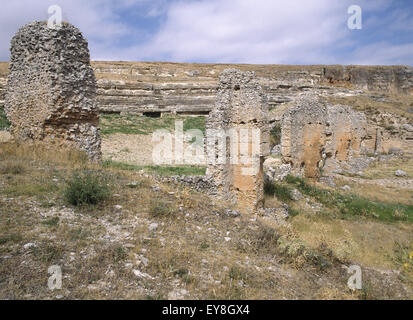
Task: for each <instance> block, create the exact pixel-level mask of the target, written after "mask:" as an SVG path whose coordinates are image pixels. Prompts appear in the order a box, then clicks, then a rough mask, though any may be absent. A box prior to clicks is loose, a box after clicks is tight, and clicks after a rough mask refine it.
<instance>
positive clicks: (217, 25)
mask: <svg viewBox="0 0 413 320" xmlns="http://www.w3.org/2000/svg"><path fill="white" fill-rule="evenodd" d="M345 14H346V6H345V5H343V4H342V3H335V4H332V2H331V1H329V0H313V1H301V0H289V1H284V0H262V1H250V0H240V1H236V2H235V1H233V0H203V1H197V2H193V3H188V2H178V3H175V4H173V5H171V7H170V8H169V11H168V15H167V21H166V22H165V24H164V25H163V26H162V28H161V30H160V31H159V32H158V34H157V35H155V37H154V39H153V40H152V41H151V42H149V43H147V44H146V45H145V46H142V47H141V48H140V50H142V54H143V55H144V56H147V57H151V56H161V57H167V58H169V59H170V60H173V61H212V62H213V61H219V62H241V63H243V62H248V63H287V62H288V61H295V60H297V61H302V63H311V62H313V61H318V60H320V58H321V57H322V59H327V60H328V59H330V60H331V57H330V58H329V57H328V56H326V55H325V53H324V51H325V48H326V47H328V46H329V45H332V44H334V43H336V42H337V41H339V40H340V39H343V38H344V36H345V34H346V32H347V30H346V23H347V20H346V15H345Z"/></svg>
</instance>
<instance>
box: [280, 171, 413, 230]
mask: <svg viewBox="0 0 413 320" xmlns="http://www.w3.org/2000/svg"><path fill="white" fill-rule="evenodd" d="M286 183H288V184H289V185H290V186H291V185H293V186H294V187H296V188H297V189H299V190H300V191H301V192H302V193H304V194H305V195H307V196H310V197H312V198H315V199H316V200H317V201H318V202H320V203H322V204H323V205H325V206H326V207H328V208H331V209H338V211H339V212H340V213H341V214H342V215H344V216H364V217H369V218H374V219H378V220H381V221H387V222H394V221H408V222H413V206H412V205H405V204H401V203H384V202H379V201H372V200H369V199H366V198H363V197H360V196H358V195H355V194H340V193H339V192H337V191H330V190H325V189H320V188H317V187H315V186H313V185H311V184H309V183H308V182H307V181H306V180H305V179H302V178H299V177H294V176H291V175H290V176H288V177H287V178H286Z"/></svg>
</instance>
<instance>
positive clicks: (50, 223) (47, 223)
mask: <svg viewBox="0 0 413 320" xmlns="http://www.w3.org/2000/svg"><path fill="white" fill-rule="evenodd" d="M42 223H43V224H44V225H45V226H49V227H57V224H58V223H59V217H52V218H50V219H47V220H45V221H43V222H42Z"/></svg>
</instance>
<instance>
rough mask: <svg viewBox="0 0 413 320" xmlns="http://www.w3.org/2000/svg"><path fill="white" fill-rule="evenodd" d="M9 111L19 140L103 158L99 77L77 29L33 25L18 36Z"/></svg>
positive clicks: (14, 45) (7, 101) (14, 43)
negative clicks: (44, 142) (70, 149)
mask: <svg viewBox="0 0 413 320" xmlns="http://www.w3.org/2000/svg"><path fill="white" fill-rule="evenodd" d="M5 111H6V114H7V117H8V119H9V120H10V122H11V132H12V134H13V135H14V137H15V138H16V139H19V140H33V141H46V142H53V143H56V144H58V145H61V146H65V147H69V148H76V149H79V150H83V151H85V152H86V153H87V154H88V156H89V158H90V159H91V160H100V158H101V150H100V144H101V138H100V131H99V109H98V103H97V99H96V79H95V75H94V73H93V69H92V67H91V65H90V56H89V49H88V43H87V41H86V39H85V38H84V37H83V36H82V34H81V32H80V31H79V30H78V29H77V28H75V27H74V26H72V25H70V24H68V23H63V24H62V26H61V27H59V28H49V27H48V26H47V24H46V22H33V23H30V24H28V25H26V26H24V27H22V28H21V29H20V30H19V31H18V32H17V34H16V35H15V36H14V37H13V39H12V40H11V61H10V73H9V75H8V86H7V92H6V97H5Z"/></svg>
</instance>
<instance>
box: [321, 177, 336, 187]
mask: <svg viewBox="0 0 413 320" xmlns="http://www.w3.org/2000/svg"><path fill="white" fill-rule="evenodd" d="M320 182H321V183H324V184H325V185H326V186H329V187H331V188H335V187H336V183H335V182H334V179H333V178H332V177H321V178H320Z"/></svg>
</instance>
